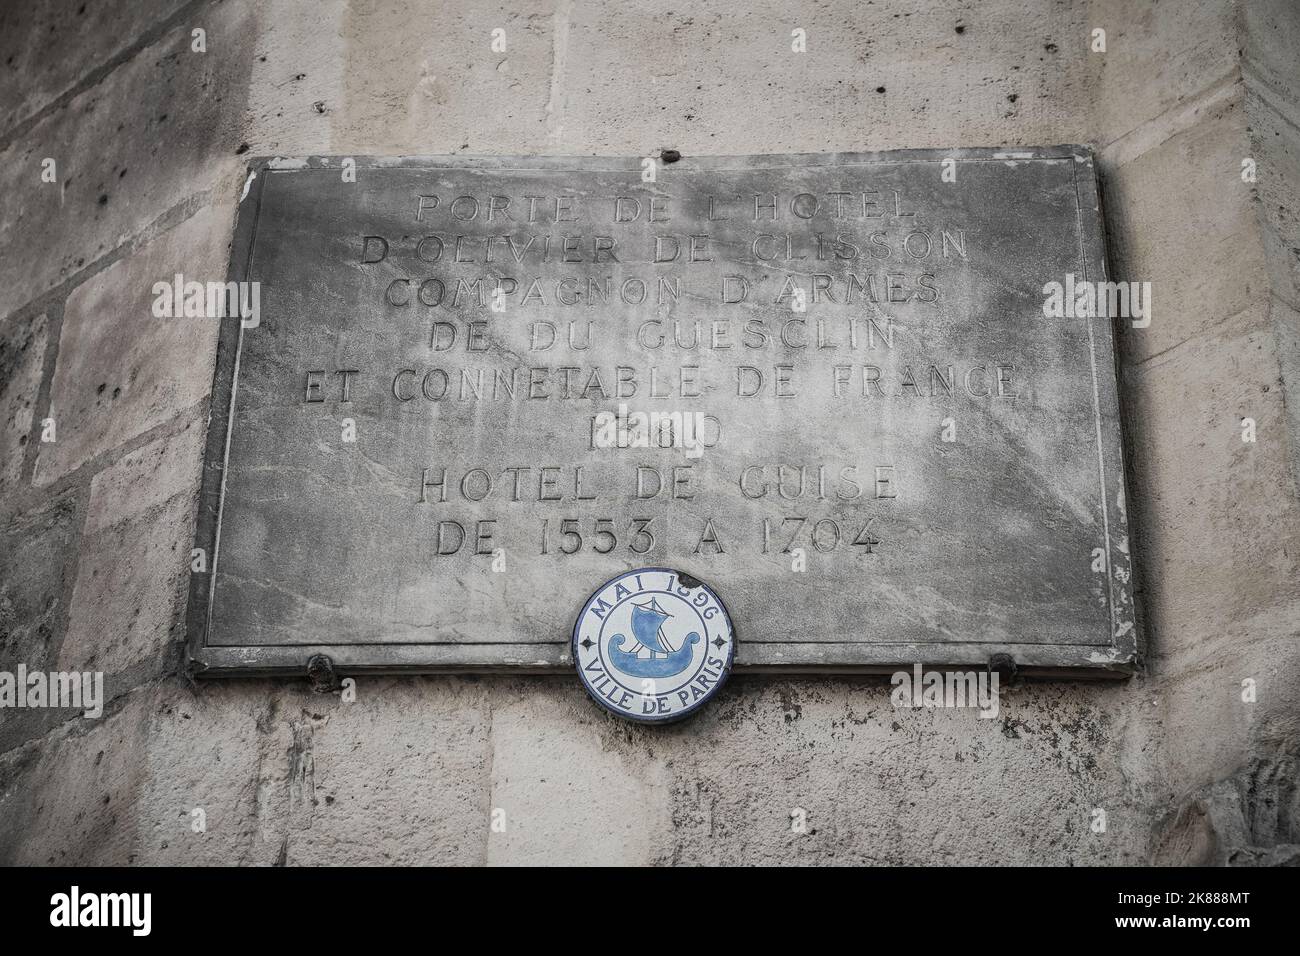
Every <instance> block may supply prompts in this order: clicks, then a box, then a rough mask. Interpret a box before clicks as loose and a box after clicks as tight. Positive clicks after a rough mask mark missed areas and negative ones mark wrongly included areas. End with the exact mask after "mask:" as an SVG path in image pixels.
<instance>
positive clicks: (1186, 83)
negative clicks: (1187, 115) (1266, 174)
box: [1073, 0, 1248, 196]
mask: <svg viewBox="0 0 1300 956" xmlns="http://www.w3.org/2000/svg"><path fill="white" fill-rule="evenodd" d="M1247 5H1248V4H1247ZM1095 29H1103V30H1105V31H1106V51H1105V52H1104V53H1097V52H1091V44H1092V31H1093V30H1095ZM1241 36H1242V31H1241V29H1240V23H1239V20H1238V5H1237V4H1235V3H1162V2H1160V0H1093V2H1092V3H1090V4H1089V6H1088V16H1087V18H1086V21H1085V23H1084V24H1083V29H1081V30H1080V31H1079V33H1078V35H1077V37H1076V38H1073V39H1074V40H1075V42H1077V43H1078V44H1079V46H1080V47H1081V48H1082V49H1084V50H1088V51H1089V52H1088V54H1087V55H1088V57H1089V60H1090V62H1091V63H1092V64H1093V65H1094V67H1095V69H1096V85H1095V90H1096V98H1095V100H1094V114H1095V116H1094V122H1095V123H1097V125H1098V127H1099V128H1100V130H1101V131H1102V135H1103V137H1104V138H1103V140H1102V142H1103V143H1110V142H1111V141H1113V140H1115V139H1116V138H1118V137H1119V136H1121V135H1123V134H1126V133H1130V132H1132V131H1133V130H1135V129H1139V128H1143V127H1147V126H1148V124H1149V130H1148V131H1145V132H1144V134H1143V135H1150V132H1152V131H1154V132H1156V133H1157V134H1158V133H1159V132H1160V131H1167V126H1166V125H1165V123H1166V121H1167V120H1168V119H1169V117H1168V116H1167V115H1165V114H1169V113H1174V112H1177V110H1178V108H1179V107H1180V106H1182V105H1183V104H1185V103H1187V102H1189V101H1192V100H1195V99H1197V98H1198V97H1203V96H1204V95H1205V94H1206V92H1207V90H1209V89H1211V88H1212V87H1214V86H1216V85H1219V84H1223V83H1228V82H1232V80H1233V79H1234V78H1235V77H1236V76H1237V75H1238V69H1239V66H1238V64H1239V56H1240V44H1241ZM1157 37H1158V38H1159V39H1158V41H1157V40H1156V38H1157ZM1228 172H1230V170H1226V171H1225V175H1226V174H1228ZM1174 194H1175V192H1174V191H1172V190H1171V193H1170V195H1171V196H1172V195H1174Z"/></svg>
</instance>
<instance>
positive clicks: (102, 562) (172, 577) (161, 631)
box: [59, 496, 194, 696]
mask: <svg viewBox="0 0 1300 956" xmlns="http://www.w3.org/2000/svg"><path fill="white" fill-rule="evenodd" d="M193 529H194V502H193V500H192V499H190V498H189V497H188V496H178V497H176V498H173V499H172V500H171V501H170V502H168V503H166V504H163V505H159V506H157V507H155V508H153V509H150V511H148V512H147V513H145V514H143V515H141V516H139V517H138V518H136V519H134V520H129V521H123V522H121V523H120V524H116V525H113V526H111V527H108V528H105V529H103V530H100V531H98V532H96V533H94V534H89V535H87V536H86V537H85V538H83V539H82V542H81V560H80V562H79V564H78V567H77V583H76V587H75V589H74V590H73V593H72V609H71V613H70V615H69V619H68V633H67V636H66V637H65V638H64V641H63V648H62V650H61V651H60V653H59V669H60V670H78V671H84V670H94V671H103V672H104V674H105V678H104V680H105V687H106V688H107V690H108V693H109V695H110V696H112V695H114V694H116V693H120V692H121V691H122V690H123V689H124V686H130V684H129V683H128V684H125V685H124V678H125V672H126V671H127V670H128V669H129V668H131V667H134V666H135V665H137V664H142V663H147V664H148V669H149V671H150V672H151V673H152V672H157V671H159V670H162V669H164V668H165V667H166V666H167V665H168V664H169V663H174V661H175V653H174V651H175V648H174V647H172V646H171V640H172V635H171V628H172V623H173V621H174V620H175V619H176V617H177V615H178V614H179V613H180V609H181V608H183V607H184V600H185V591H186V589H187V588H188V586H189V577H190V574H189V572H190V540H191V535H192V533H193ZM124 554H129V555H131V560H130V561H123V560H122V555H124Z"/></svg>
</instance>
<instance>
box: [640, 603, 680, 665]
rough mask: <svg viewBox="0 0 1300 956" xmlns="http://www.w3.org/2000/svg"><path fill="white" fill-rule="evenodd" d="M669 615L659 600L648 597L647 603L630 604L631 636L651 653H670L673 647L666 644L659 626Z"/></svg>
mask: <svg viewBox="0 0 1300 956" xmlns="http://www.w3.org/2000/svg"><path fill="white" fill-rule="evenodd" d="M669 617H671V615H669V614H665V613H664V609H663V608H661V607H660V606H659V602H658V601H656V600H654V599H653V598H651V599H650V603H649V604H633V605H632V636H633V637H635V638H636V640H637V643H638V644H641V645H642V646H643V647H646V648H648V649H649V650H650V651H651V653H652V654H671V653H672V652H673V650H674V649H673V648H671V647H668V646H667V642H666V641H665V640H664V636H663V635H662V634H661V633H659V628H660V627H662V626H663V623H664V621H666V620H668V618H669Z"/></svg>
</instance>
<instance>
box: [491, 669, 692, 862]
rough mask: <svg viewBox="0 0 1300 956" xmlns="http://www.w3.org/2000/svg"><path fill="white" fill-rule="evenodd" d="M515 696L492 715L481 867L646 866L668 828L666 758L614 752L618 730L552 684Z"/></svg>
mask: <svg viewBox="0 0 1300 956" xmlns="http://www.w3.org/2000/svg"><path fill="white" fill-rule="evenodd" d="M521 690H522V691H524V692H523V693H521V694H520V699H519V700H518V701H516V702H514V703H510V704H506V705H505V706H499V707H496V708H494V709H493V711H492V744H493V746H492V800H491V811H492V813H494V814H497V816H496V817H495V818H494V820H493V826H492V828H490V833H489V838H488V844H487V862H488V863H490V864H493V865H509V866H645V865H647V864H649V863H652V862H654V852H653V851H654V848H655V846H654V845H655V841H656V839H657V836H658V835H659V834H662V833H663V832H665V831H666V830H667V829H669V828H670V820H669V814H670V810H669V801H670V799H671V796H672V794H671V787H670V784H671V781H672V775H671V772H670V770H669V766H670V764H671V758H668V759H664V758H662V757H661V758H655V757H651V756H650V755H649V754H648V753H646V752H645V750H643V749H642V748H640V747H637V746H631V747H628V746H620V744H619V738H620V737H621V736H622V733H621V731H620V727H619V725H618V724H617V723H616V722H614V721H612V720H610V719H609V718H608V717H606V716H605V715H604V714H602V713H600V712H599V711H597V710H596V709H595V708H594V707H593V706H592V705H591V703H590V702H589V701H587V700H586V699H585V698H584V697H583V696H582V694H581V691H578V692H576V693H570V692H569V688H564V689H561V688H560V687H556V686H555V684H554V682H551V681H548V682H547V684H546V685H545V686H544V687H537V686H536V684H535V683H534V684H533V685H532V686H527V687H526V688H521ZM538 690H540V691H541V694H540V695H538V694H535V692H536V691H538ZM574 690H577V689H576V688H574ZM665 744H666V747H667V750H668V752H670V753H672V752H676V751H677V750H678V747H677V746H676V745H675V742H674V741H672V740H671V739H669V740H666V741H665ZM665 756H666V755H665Z"/></svg>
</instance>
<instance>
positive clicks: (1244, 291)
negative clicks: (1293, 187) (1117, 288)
mask: <svg viewBox="0 0 1300 956" xmlns="http://www.w3.org/2000/svg"><path fill="white" fill-rule="evenodd" d="M1246 126H1247V118H1246V114H1245V110H1244V109H1243V108H1242V100H1241V96H1240V95H1237V96H1235V97H1233V98H1232V99H1230V100H1227V101H1225V102H1223V103H1220V104H1219V105H1217V106H1216V107H1215V108H1213V109H1211V110H1208V111H1207V115H1205V116H1204V117H1203V118H1202V119H1201V121H1200V122H1198V123H1197V124H1195V125H1194V126H1192V127H1191V128H1190V129H1187V130H1185V131H1183V132H1180V133H1178V134H1176V135H1174V136H1172V137H1170V138H1169V139H1168V140H1166V141H1164V142H1163V143H1161V144H1160V145H1158V146H1156V147H1155V148H1153V149H1151V150H1148V151H1147V152H1144V153H1143V154H1142V155H1141V156H1139V157H1138V158H1137V159H1134V160H1132V161H1131V162H1126V163H1124V164H1123V165H1120V166H1118V167H1114V168H1111V169H1109V170H1108V171H1107V173H1106V175H1105V196H1104V199H1105V209H1106V218H1107V227H1108V234H1109V235H1110V236H1112V237H1113V239H1112V248H1113V249H1114V250H1115V258H1116V260H1117V261H1118V262H1119V263H1121V265H1120V266H1119V267H1117V269H1116V270H1115V272H1116V274H1115V276H1114V278H1116V279H1123V280H1128V281H1135V282H1150V283H1151V295H1152V301H1153V304H1154V307H1153V314H1152V319H1151V325H1150V326H1149V327H1147V328H1133V327H1132V325H1131V324H1130V323H1128V322H1120V323H1119V335H1118V337H1117V342H1118V345H1119V348H1120V350H1121V354H1122V355H1123V357H1124V360H1125V361H1126V362H1127V363H1130V364H1132V363H1138V362H1141V361H1143V360H1144V359H1147V358H1149V357H1150V356H1152V355H1159V354H1160V353H1162V352H1165V351H1167V350H1168V349H1170V348H1172V347H1173V346H1175V345H1177V344H1179V343H1180V342H1185V341H1187V340H1188V339H1190V338H1192V337H1193V336H1195V335H1198V334H1201V333H1204V332H1206V331H1207V330H1209V329H1212V328H1213V327H1214V326H1216V325H1217V324H1219V323H1221V322H1223V321H1224V320H1225V319H1227V318H1228V317H1229V316H1238V315H1242V314H1243V313H1244V314H1245V315H1247V316H1249V317H1252V318H1255V319H1257V320H1258V319H1260V318H1261V314H1260V313H1259V312H1258V311H1251V312H1248V313H1246V312H1245V309H1246V307H1247V306H1249V305H1252V304H1254V303H1257V302H1260V301H1262V300H1263V298H1264V297H1265V296H1266V295H1267V294H1268V286H1269V277H1268V272H1267V269H1266V264H1265V262H1264V260H1263V256H1262V251H1263V249H1262V243H1261V237H1260V233H1259V223H1258V217H1257V210H1256V207H1255V204H1254V202H1253V190H1254V186H1253V185H1252V184H1250V183H1246V182H1243V181H1242V179H1241V160H1242V157H1243V155H1244V154H1245V152H1246V151H1247V150H1248V149H1249V145H1248V143H1249V138H1248V136H1247V132H1246ZM1171 169H1178V170H1180V172H1179V174H1178V177H1177V182H1176V183H1175V182H1174V181H1172V180H1171V178H1170V170H1171Z"/></svg>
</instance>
